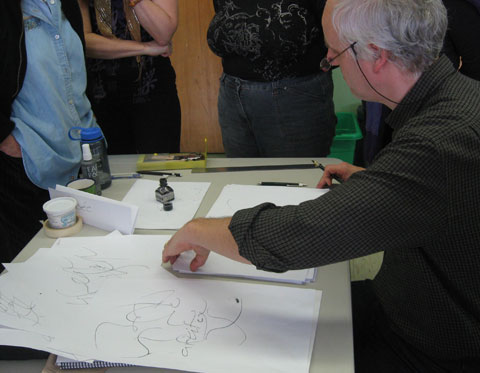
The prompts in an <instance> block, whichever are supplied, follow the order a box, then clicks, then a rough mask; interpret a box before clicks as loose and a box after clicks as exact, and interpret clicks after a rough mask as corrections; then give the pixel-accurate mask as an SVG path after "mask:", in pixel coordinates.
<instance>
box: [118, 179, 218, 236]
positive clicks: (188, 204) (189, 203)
mask: <svg viewBox="0 0 480 373" xmlns="http://www.w3.org/2000/svg"><path fill="white" fill-rule="evenodd" d="M168 185H169V186H171V187H172V188H173V191H174V193H175V199H174V200H173V210H171V211H165V210H164V209H163V205H162V204H161V203H160V202H158V201H157V200H156V199H155V190H156V189H157V188H158V187H159V182H158V181H154V180H137V181H136V182H135V183H134V184H133V185H132V187H131V188H130V190H129V191H128V193H127V194H126V195H125V197H124V198H123V202H126V203H130V204H134V205H137V206H139V213H138V218H137V222H136V224H135V227H136V228H139V229H180V228H181V227H182V226H183V225H184V224H185V223H187V222H188V221H190V220H192V219H193V217H194V216H195V213H196V212H197V210H198V208H199V206H200V203H201V202H202V199H203V197H204V196H205V194H206V193H207V190H208V188H209V187H210V183H206V182H202V183H198V182H197V183H193V182H169V183H168Z"/></svg>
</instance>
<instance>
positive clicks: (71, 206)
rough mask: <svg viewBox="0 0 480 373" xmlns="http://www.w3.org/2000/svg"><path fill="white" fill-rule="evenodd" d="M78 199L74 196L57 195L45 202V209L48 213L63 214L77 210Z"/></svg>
mask: <svg viewBox="0 0 480 373" xmlns="http://www.w3.org/2000/svg"><path fill="white" fill-rule="evenodd" d="M76 206H77V200H76V199H75V198H72V197H57V198H53V199H51V200H49V201H47V202H45V203H44V204H43V211H45V213H46V214H47V215H63V214H65V213H67V212H69V211H72V210H73V211H75V207H76Z"/></svg>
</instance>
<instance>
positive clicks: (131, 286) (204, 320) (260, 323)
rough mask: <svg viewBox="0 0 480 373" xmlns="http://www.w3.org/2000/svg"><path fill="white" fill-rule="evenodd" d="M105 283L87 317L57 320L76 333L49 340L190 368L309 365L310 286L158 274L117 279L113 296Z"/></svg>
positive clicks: (316, 301)
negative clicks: (157, 276)
mask: <svg viewBox="0 0 480 373" xmlns="http://www.w3.org/2000/svg"><path fill="white" fill-rule="evenodd" d="M113 285H114V284H113V283H112V282H108V283H107V284H106V286H105V287H104V288H103V289H102V291H101V292H99V294H98V297H97V298H96V300H95V301H94V304H92V307H91V309H90V310H89V311H87V313H88V317H82V318H79V317H73V316H72V317H71V318H70V319H69V317H68V316H67V317H66V318H64V319H63V320H62V324H63V325H62V326H61V327H62V328H67V329H69V331H70V333H71V334H72V335H75V336H76V339H75V340H72V339H67V340H65V341H63V340H61V339H60V338H57V339H56V340H55V343H59V346H57V347H60V346H61V347H62V348H65V349H66V350H67V351H68V350H72V349H76V351H77V352H78V353H81V354H82V355H83V356H88V357H89V358H95V359H98V360H105V361H113V362H122V363H128V364H135V365H146V366H154V367H161V368H170V369H179V370H188V371H195V372H226V371H228V372H232V373H237V372H238V373H240V372H242V373H243V372H246V371H248V372H289V373H290V372H299V373H302V372H304V373H307V372H308V371H309V366H310V359H311V352H312V344H313V340H314V338H315V331H316V322H317V318H318V313H319V305H320V299H321V292H319V291H317V290H311V289H298V288H285V287H277V286H267V285H256V284H240V283H233V282H222V281H209V280H181V279H177V280H175V281H164V280H160V279H159V280H156V281H153V282H150V283H148V284H146V283H144V282H142V281H128V282H124V284H122V286H121V289H122V291H121V297H118V296H117V295H118V292H117V291H118V289H117V286H113ZM74 320H75V322H74ZM92 341H93V342H94V343H92ZM232 362H235V363H234V364H233V363H232Z"/></svg>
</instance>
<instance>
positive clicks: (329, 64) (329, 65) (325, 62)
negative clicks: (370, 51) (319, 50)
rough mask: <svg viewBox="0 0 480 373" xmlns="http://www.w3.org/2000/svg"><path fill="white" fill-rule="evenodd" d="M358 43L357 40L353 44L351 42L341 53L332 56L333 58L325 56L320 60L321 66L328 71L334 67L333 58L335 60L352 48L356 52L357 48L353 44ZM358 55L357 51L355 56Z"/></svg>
mask: <svg viewBox="0 0 480 373" xmlns="http://www.w3.org/2000/svg"><path fill="white" fill-rule="evenodd" d="M355 44H357V42H356V41H354V42H353V43H352V44H350V45H349V46H348V47H346V48H345V49H344V50H343V51H341V52H340V53H339V54H337V55H336V56H334V57H332V58H327V57H325V58H324V59H323V60H321V61H320V68H321V69H322V70H323V71H325V72H327V71H329V70H330V69H331V68H332V62H333V60H335V59H336V58H338V57H340V56H341V55H342V54H344V53H345V52H346V51H348V50H349V49H350V48H352V51H353V53H355V49H354V48H353V46H354V45H355ZM356 55H357V53H355V56H356Z"/></svg>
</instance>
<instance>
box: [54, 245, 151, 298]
mask: <svg viewBox="0 0 480 373" xmlns="http://www.w3.org/2000/svg"><path fill="white" fill-rule="evenodd" d="M82 249H83V250H84V251H85V253H84V254H78V255H75V256H73V257H70V258H64V260H65V261H66V262H67V264H66V265H65V266H63V267H62V270H63V271H64V272H65V273H67V275H68V276H69V277H70V280H71V284H73V285H74V290H73V291H72V290H60V289H57V293H58V294H60V295H63V296H65V297H69V298H72V299H73V301H74V302H75V303H74V304H88V301H89V300H90V299H91V298H92V297H93V296H94V295H95V294H96V293H97V291H98V289H99V288H100V286H101V284H102V283H103V282H104V281H105V280H106V279H112V278H115V279H123V278H125V277H127V276H128V275H129V274H130V273H131V272H132V271H133V270H134V269H143V270H148V269H149V267H148V266H146V265H135V264H130V265H115V264H114V262H116V261H123V259H119V258H104V257H101V256H99V254H98V253H97V252H96V251H95V250H94V249H90V248H87V247H83V248H82ZM71 284H70V285H71ZM69 288H71V287H69Z"/></svg>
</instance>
